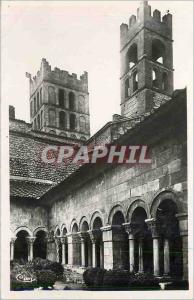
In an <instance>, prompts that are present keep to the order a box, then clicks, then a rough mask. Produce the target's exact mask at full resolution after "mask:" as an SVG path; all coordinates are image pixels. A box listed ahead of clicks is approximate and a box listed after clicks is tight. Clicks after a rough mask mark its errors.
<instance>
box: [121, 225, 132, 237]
mask: <svg viewBox="0 0 194 300" xmlns="http://www.w3.org/2000/svg"><path fill="white" fill-rule="evenodd" d="M122 225H123V227H124V228H125V231H126V232H127V233H128V235H129V238H130V239H133V238H134V237H133V226H132V223H123V224H122Z"/></svg>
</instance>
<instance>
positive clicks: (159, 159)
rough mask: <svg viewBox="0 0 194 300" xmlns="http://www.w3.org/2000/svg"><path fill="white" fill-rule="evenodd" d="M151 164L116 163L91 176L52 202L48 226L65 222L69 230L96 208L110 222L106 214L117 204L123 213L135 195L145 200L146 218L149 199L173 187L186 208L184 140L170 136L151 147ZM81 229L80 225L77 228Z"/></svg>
mask: <svg viewBox="0 0 194 300" xmlns="http://www.w3.org/2000/svg"><path fill="white" fill-rule="evenodd" d="M151 157H152V163H151V165H142V166H141V165H137V166H133V167H129V166H128V165H125V164H124V165H117V166H115V167H113V168H111V169H108V170H107V171H106V172H104V173H103V175H99V176H97V177H96V178H92V179H91V180H90V182H88V183H87V184H86V185H83V186H82V187H80V188H79V189H78V190H74V192H72V193H71V194H70V195H69V196H67V197H66V198H61V199H60V201H58V202H55V203H54V204H53V206H52V208H51V211H50V217H49V220H50V226H51V227H55V226H56V225H58V226H59V227H61V226H62V225H63V224H65V225H66V227H67V231H70V227H71V222H72V220H73V219H75V220H76V221H77V223H78V225H79V223H80V220H81V219H82V217H83V216H86V218H87V220H88V223H90V220H91V217H92V215H93V214H94V212H95V211H100V212H101V214H102V217H103V222H104V223H103V225H106V224H107V223H109V214H110V211H111V209H112V208H113V207H114V206H116V205H121V206H122V207H123V211H124V214H125V218H126V220H125V221H126V222H127V221H128V220H127V211H128V209H129V207H130V204H131V203H132V202H133V201H134V200H137V199H140V200H142V201H144V202H145V205H146V207H147V211H148V216H147V217H148V218H149V217H151V216H150V215H149V214H150V206H151V204H152V201H153V200H154V198H155V197H156V195H158V194H159V192H161V191H163V190H172V191H174V192H175V193H176V194H177V195H178V198H179V202H180V207H181V210H182V211H183V212H184V211H186V210H187V204H186V203H187V199H186V190H187V184H186V176H187V171H186V144H185V141H182V142H180V140H179V139H176V138H173V137H169V138H168V139H167V140H166V141H165V142H161V143H160V144H158V145H157V146H154V147H152V149H151ZM79 230H80V228H79Z"/></svg>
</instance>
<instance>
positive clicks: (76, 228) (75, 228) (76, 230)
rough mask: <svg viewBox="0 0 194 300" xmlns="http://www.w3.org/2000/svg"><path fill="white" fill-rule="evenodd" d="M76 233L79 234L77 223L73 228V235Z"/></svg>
mask: <svg viewBox="0 0 194 300" xmlns="http://www.w3.org/2000/svg"><path fill="white" fill-rule="evenodd" d="M76 232H78V226H77V223H74V224H73V227H72V233H76Z"/></svg>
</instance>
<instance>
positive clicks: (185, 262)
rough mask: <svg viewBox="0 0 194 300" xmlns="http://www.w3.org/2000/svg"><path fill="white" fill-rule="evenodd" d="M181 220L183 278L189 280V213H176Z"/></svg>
mask: <svg viewBox="0 0 194 300" xmlns="http://www.w3.org/2000/svg"><path fill="white" fill-rule="evenodd" d="M176 217H177V219H178V221H179V229H180V236H181V238H182V251H183V280H188V249H189V248H188V215H187V213H181V214H177V215H176Z"/></svg>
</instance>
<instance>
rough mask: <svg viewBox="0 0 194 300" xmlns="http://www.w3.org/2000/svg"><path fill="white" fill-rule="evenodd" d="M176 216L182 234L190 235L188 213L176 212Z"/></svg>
mask: <svg viewBox="0 0 194 300" xmlns="http://www.w3.org/2000/svg"><path fill="white" fill-rule="evenodd" d="M175 217H176V218H177V220H178V221H179V230H180V235H181V236H183V235H188V214H187V213H181V214H176V215H175Z"/></svg>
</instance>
